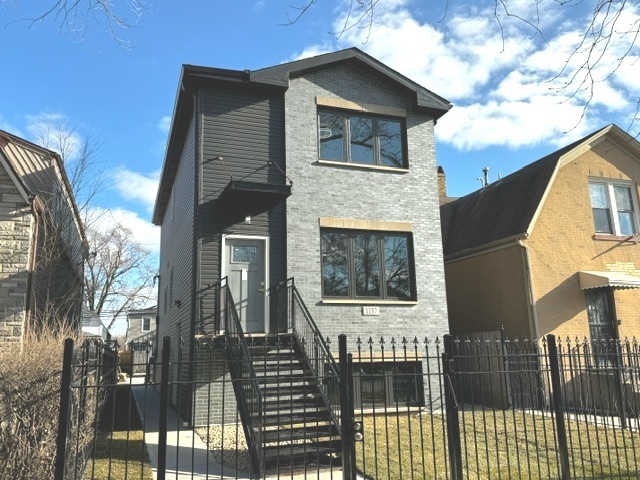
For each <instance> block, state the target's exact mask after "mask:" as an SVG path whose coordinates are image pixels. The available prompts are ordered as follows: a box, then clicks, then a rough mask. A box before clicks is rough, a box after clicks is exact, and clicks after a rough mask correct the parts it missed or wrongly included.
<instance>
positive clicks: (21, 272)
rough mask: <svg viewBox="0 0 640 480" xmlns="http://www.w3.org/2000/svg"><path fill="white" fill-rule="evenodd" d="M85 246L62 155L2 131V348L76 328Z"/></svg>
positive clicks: (0, 131) (0, 204)
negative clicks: (36, 334)
mask: <svg viewBox="0 0 640 480" xmlns="http://www.w3.org/2000/svg"><path fill="white" fill-rule="evenodd" d="M86 253H87V243H86V239H85V236H84V231H83V227H82V222H81V219H80V215H79V212H78V209H77V206H76V204H75V201H74V198H73V193H72V191H71V186H70V184H69V180H68V179H67V175H66V173H65V171H64V166H63V163H62V159H61V158H60V156H59V155H58V154H57V153H55V152H52V151H50V150H47V149H44V148H41V147H39V146H37V145H35V144H33V143H31V142H28V141H26V140H24V139H22V138H19V137H17V136H15V135H12V134H10V133H7V132H4V131H2V130H0V265H1V270H0V349H4V348H8V347H9V346H10V345H12V344H13V345H17V344H19V342H20V341H21V340H22V339H23V338H24V336H25V335H26V334H27V333H28V332H29V331H34V330H35V331H37V330H38V329H39V328H41V327H42V326H43V325H44V324H45V323H46V322H56V325H57V326H60V325H61V324H62V323H64V324H67V325H70V326H74V327H75V326H77V327H78V329H79V321H80V310H81V305H82V285H83V259H84V258H85V257H86Z"/></svg>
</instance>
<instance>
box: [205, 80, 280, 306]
mask: <svg viewBox="0 0 640 480" xmlns="http://www.w3.org/2000/svg"><path fill="white" fill-rule="evenodd" d="M199 98H200V107H199V109H200V111H201V113H202V158H201V162H202V163H201V172H202V173H201V185H202V194H201V202H200V208H199V212H198V214H199V221H198V224H199V226H200V242H201V258H200V262H201V270H200V271H201V278H200V279H201V286H202V287H204V288H206V286H207V285H209V284H213V283H215V282H217V281H218V280H219V279H220V253H221V239H222V235H223V234H238V235H261V236H269V244H270V252H269V267H270V272H269V284H270V285H271V286H274V285H276V284H277V283H278V282H280V281H282V280H284V278H285V270H286V267H285V265H286V244H285V208H284V203H282V204H280V205H278V206H277V207H275V208H274V209H273V210H271V211H269V212H262V213H259V214H257V215H254V216H253V217H252V221H251V225H245V224H244V223H243V221H244V214H243V213H242V212H234V211H233V210H232V209H229V208H223V207H222V206H221V205H220V202H219V200H218V197H219V196H220V193H221V192H222V190H223V189H224V187H225V186H226V185H227V184H228V183H229V181H230V177H231V176H233V178H234V179H235V180H243V181H251V182H259V183H275V184H280V185H284V184H285V177H284V175H283V173H282V172H281V171H280V170H279V169H278V168H277V167H276V166H275V165H269V164H268V162H269V161H273V162H276V163H277V164H278V165H279V166H280V168H281V169H282V170H283V171H284V170H285V147H284V103H283V102H284V101H283V94H282V92H280V91H255V88H254V89H253V90H252V91H249V90H247V89H244V88H231V87H228V86H221V87H220V88H218V89H216V90H205V91H201V92H200V94H199ZM217 157H222V158H223V160H222V161H220V160H218V159H217ZM208 304H209V302H207V301H206V299H205V301H204V302H202V305H203V314H204V315H205V316H206V315H207V313H208V307H209V305H208Z"/></svg>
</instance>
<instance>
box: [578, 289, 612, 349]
mask: <svg viewBox="0 0 640 480" xmlns="http://www.w3.org/2000/svg"><path fill="white" fill-rule="evenodd" d="M584 293H585V297H586V300H587V315H588V317H589V330H590V333H591V340H594V341H595V340H613V339H615V338H616V329H615V325H614V323H613V320H614V319H613V309H612V308H611V304H612V302H611V292H610V290H609V289H608V288H591V289H589V290H585V292H584Z"/></svg>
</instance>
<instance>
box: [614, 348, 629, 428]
mask: <svg viewBox="0 0 640 480" xmlns="http://www.w3.org/2000/svg"><path fill="white" fill-rule="evenodd" d="M611 341H612V342H613V348H614V351H615V356H616V359H615V370H614V373H615V384H616V395H617V397H618V405H619V409H620V410H619V412H618V413H619V414H620V425H621V426H622V428H626V427H627V414H626V411H625V402H624V401H625V395H624V381H623V379H622V372H623V368H624V362H623V360H622V349H621V347H620V340H619V339H617V338H616V339H613V340H611Z"/></svg>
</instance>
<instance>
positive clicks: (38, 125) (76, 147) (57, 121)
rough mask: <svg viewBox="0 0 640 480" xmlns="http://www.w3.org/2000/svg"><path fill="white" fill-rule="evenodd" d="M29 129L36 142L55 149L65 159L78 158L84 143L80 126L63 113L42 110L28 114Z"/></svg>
mask: <svg viewBox="0 0 640 480" xmlns="http://www.w3.org/2000/svg"><path fill="white" fill-rule="evenodd" d="M26 119H27V131H28V132H29V134H30V135H31V137H32V139H33V141H34V143H36V144H38V145H40V146H42V147H44V148H48V149H49V150H53V151H54V152H56V153H58V154H60V156H62V158H64V159H65V160H71V161H72V160H74V159H76V158H77V156H78V154H79V152H80V148H81V145H82V138H81V136H80V132H79V131H78V127H77V126H76V125H73V124H72V123H71V121H70V120H69V118H68V117H67V116H66V115H64V114H63V113H58V112H41V113H38V114H35V115H27V116H26Z"/></svg>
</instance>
